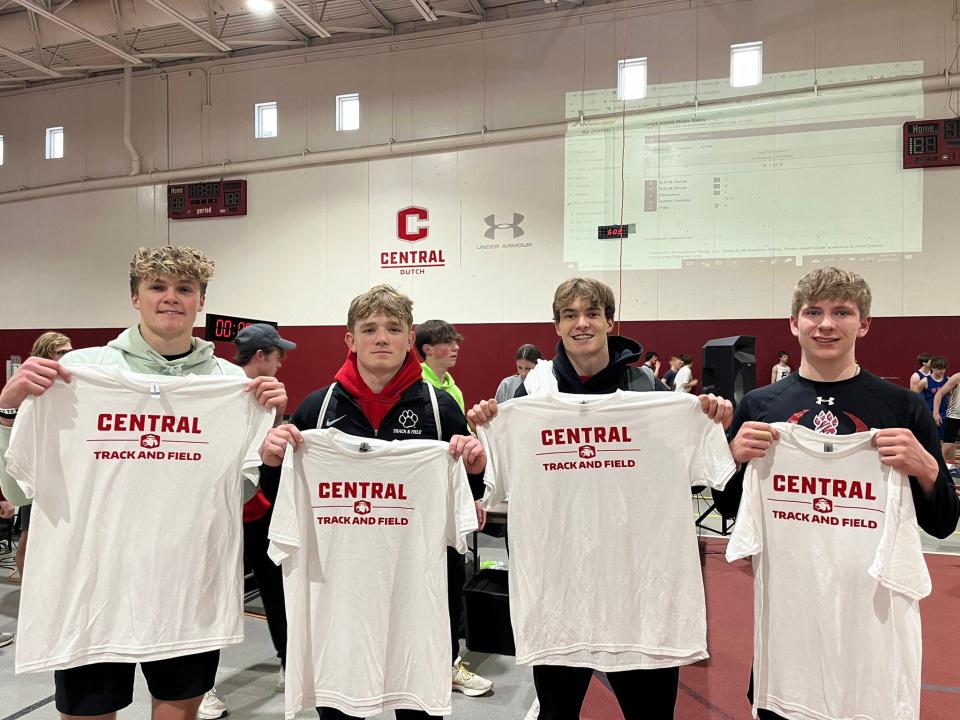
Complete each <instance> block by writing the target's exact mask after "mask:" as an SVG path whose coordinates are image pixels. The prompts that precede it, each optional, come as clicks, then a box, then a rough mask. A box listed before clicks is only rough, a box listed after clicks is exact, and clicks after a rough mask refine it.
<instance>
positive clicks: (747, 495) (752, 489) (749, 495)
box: [727, 463, 763, 562]
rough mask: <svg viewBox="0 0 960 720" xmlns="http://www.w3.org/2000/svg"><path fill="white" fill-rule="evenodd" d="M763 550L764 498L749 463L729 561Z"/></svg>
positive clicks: (751, 464) (728, 545)
mask: <svg viewBox="0 0 960 720" xmlns="http://www.w3.org/2000/svg"><path fill="white" fill-rule="evenodd" d="M761 552H763V499H762V498H761V496H760V482H759V478H758V477H757V470H756V468H755V467H754V464H753V463H750V464H749V465H747V470H746V472H745V473H744V477H743V495H742V496H741V498H740V509H739V510H738V511H737V523H736V524H735V525H734V526H733V534H732V535H731V536H730V542H728V543H727V562H733V561H734V560H740V559H741V558H745V557H750V556H752V555H759V554H760V553H761Z"/></svg>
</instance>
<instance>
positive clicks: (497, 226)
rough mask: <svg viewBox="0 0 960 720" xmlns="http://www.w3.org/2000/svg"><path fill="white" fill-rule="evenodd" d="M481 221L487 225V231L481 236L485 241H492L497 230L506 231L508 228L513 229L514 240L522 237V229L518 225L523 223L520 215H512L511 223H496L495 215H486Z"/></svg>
mask: <svg viewBox="0 0 960 720" xmlns="http://www.w3.org/2000/svg"><path fill="white" fill-rule="evenodd" d="M483 221H484V222H485V223H486V224H487V231H486V232H485V233H483V236H484V237H485V238H486V239H487V240H493V236H494V235H496V234H497V230H507V229H508V228H512V229H513V239H514V240H516V239H517V238H518V237H523V234H524V233H523V228H522V227H520V223H522V222H523V215H521V214H520V213H514V214H513V222H512V223H498V222H497V217H496V215H487V216H486V217H485V218H484V219H483Z"/></svg>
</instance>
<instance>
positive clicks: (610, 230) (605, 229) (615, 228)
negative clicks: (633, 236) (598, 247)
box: [597, 225, 630, 240]
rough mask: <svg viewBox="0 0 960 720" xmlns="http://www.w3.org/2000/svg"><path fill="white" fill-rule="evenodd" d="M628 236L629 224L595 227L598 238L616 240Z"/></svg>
mask: <svg viewBox="0 0 960 720" xmlns="http://www.w3.org/2000/svg"><path fill="white" fill-rule="evenodd" d="M628 237H630V226H629V225H600V226H598V227H597V239H598V240H617V239H620V238H628Z"/></svg>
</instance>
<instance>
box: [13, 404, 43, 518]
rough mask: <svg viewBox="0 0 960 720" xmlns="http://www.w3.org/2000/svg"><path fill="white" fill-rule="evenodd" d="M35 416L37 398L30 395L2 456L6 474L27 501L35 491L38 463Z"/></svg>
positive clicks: (37, 434)
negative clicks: (5, 463) (5, 465)
mask: <svg viewBox="0 0 960 720" xmlns="http://www.w3.org/2000/svg"><path fill="white" fill-rule="evenodd" d="M37 415H38V412H37V396H35V395H30V396H28V397H27V399H26V400H24V401H23V403H22V404H21V405H20V410H19V412H18V413H17V419H16V422H14V424H13V429H12V431H11V433H10V445H9V447H8V448H7V452H6V454H5V455H4V458H5V459H6V461H7V474H8V475H9V476H10V477H11V478H13V479H14V480H15V481H16V483H17V485H18V486H19V487H20V490H21V491H22V492H23V494H24V496H25V497H26V498H27V499H28V500H29V499H31V498H32V497H33V493H34V491H35V490H36V482H37V470H38V467H37V465H38V463H39V461H40V458H39V450H40V436H39V426H38V420H37Z"/></svg>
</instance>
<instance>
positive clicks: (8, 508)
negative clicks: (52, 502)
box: [0, 492, 15, 648]
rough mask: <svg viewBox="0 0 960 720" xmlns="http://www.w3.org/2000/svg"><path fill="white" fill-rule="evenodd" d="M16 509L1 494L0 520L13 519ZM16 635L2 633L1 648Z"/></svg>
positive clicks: (0, 638) (0, 636)
mask: <svg viewBox="0 0 960 720" xmlns="http://www.w3.org/2000/svg"><path fill="white" fill-rule="evenodd" d="M14 512H15V508H14V507H13V505H11V504H10V503H9V502H8V501H7V500H6V499H5V498H4V497H3V493H2V492H0V520H9V519H10V518H12V517H13V513H14ZM13 638H14V634H13V633H12V632H0V648H2V647H6V646H7V645H9V644H10V643H12V642H13Z"/></svg>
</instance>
